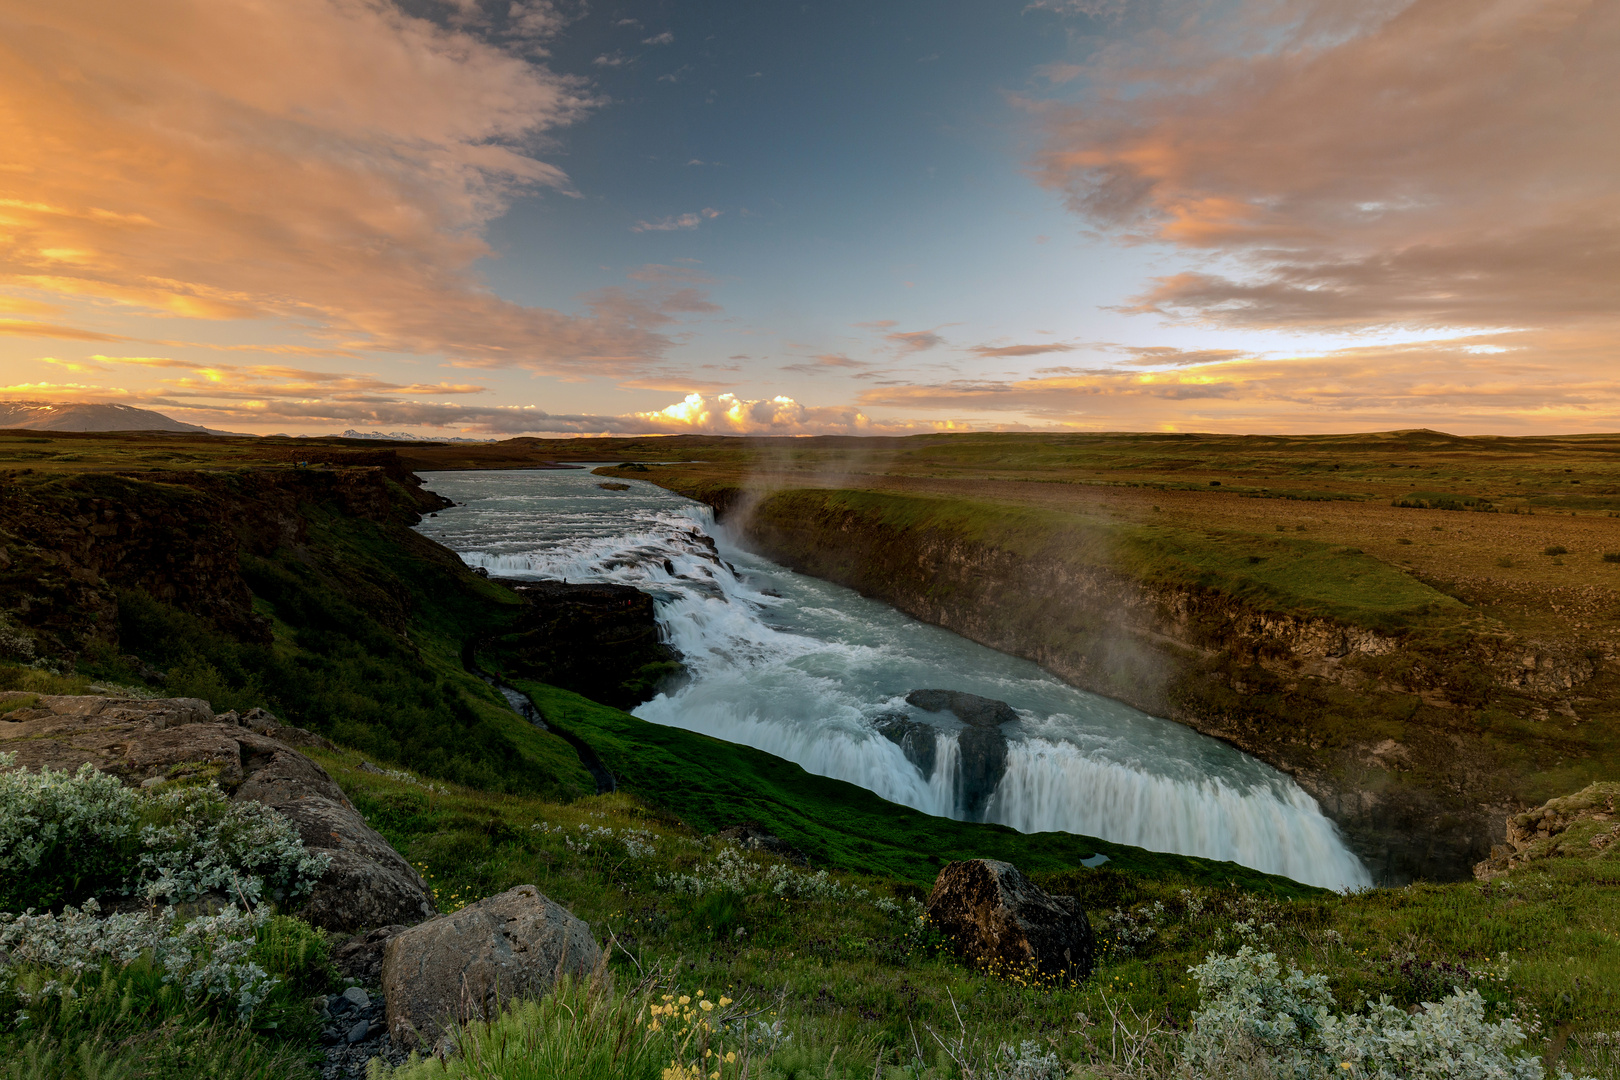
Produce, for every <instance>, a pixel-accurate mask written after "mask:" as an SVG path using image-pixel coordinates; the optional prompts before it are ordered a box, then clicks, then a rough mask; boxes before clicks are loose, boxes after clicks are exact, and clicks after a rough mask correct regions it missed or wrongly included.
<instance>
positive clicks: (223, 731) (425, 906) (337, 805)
mask: <svg viewBox="0 0 1620 1080" xmlns="http://www.w3.org/2000/svg"><path fill="white" fill-rule="evenodd" d="M8 700H9V701H18V700H20V701H22V702H23V704H22V705H21V706H20V707H18V708H14V709H12V710H11V711H10V712H7V713H0V716H4V717H5V719H3V720H0V752H15V753H16V755H17V761H16V764H17V766H19V767H27V768H31V769H42V768H50V769H59V770H62V771H65V772H72V771H74V770H76V769H77V768H78V767H79V766H80V765H82V764H85V763H87V762H88V763H89V764H91V765H93V766H94V767H95V768H97V769H99V770H101V771H102V772H105V773H111V774H112V775H114V776H117V777H118V778H119V779H120V780H122V781H123V782H124V783H126V784H129V785H131V786H145V787H150V786H152V785H154V784H157V783H161V782H162V781H164V780H166V779H174V778H178V777H203V778H206V779H210V780H213V781H215V782H216V783H218V784H219V786H220V788H221V789H222V790H223V791H225V792H226V793H227V794H228V795H229V796H230V797H231V798H232V799H233V800H238V801H239V800H243V799H252V800H254V801H256V802H261V803H264V804H265V805H266V806H270V807H273V808H275V809H276V810H277V811H279V812H280V813H281V814H282V815H284V816H285V817H286V818H287V819H288V820H290V821H291V822H292V823H293V826H294V827H295V828H296V829H297V830H298V832H299V835H300V836H301V837H302V838H303V841H304V847H306V848H307V849H309V850H310V851H313V852H315V853H317V854H323V855H327V856H329V857H330V858H331V860H332V862H331V866H330V867H329V868H328V869H327V872H326V874H325V875H324V876H323V877H322V878H321V880H320V882H319V883H318V884H317V885H316V886H315V890H314V892H313V893H312V894H311V895H310V897H309V899H308V900H307V901H306V903H305V905H304V906H303V908H301V909H300V910H299V912H298V913H299V914H300V915H301V916H302V917H303V918H305V919H307V920H308V921H309V922H310V923H311V924H313V925H315V926H322V927H325V928H327V929H329V930H342V931H348V932H353V931H357V930H364V929H369V928H371V927H375V926H385V925H388V924H392V923H416V922H420V921H422V920H423V919H426V918H428V917H430V916H432V915H433V913H434V911H435V910H436V909H435V907H434V903H433V894H432V893H431V892H430V891H429V889H428V887H427V883H426V882H424V881H423V880H422V878H421V876H420V875H419V874H417V873H416V871H415V870H413V869H411V865H410V863H408V862H406V861H405V858H404V857H403V856H402V855H400V854H399V852H397V851H395V850H394V849H393V848H392V847H390V846H389V844H388V841H386V840H384V839H383V838H382V836H381V835H380V834H379V833H378V832H377V831H376V830H375V829H373V828H371V826H369V825H367V824H366V822H365V819H364V818H363V817H361V816H360V812H359V811H358V810H356V809H355V808H354V805H353V804H352V803H350V802H349V800H348V798H347V797H345V796H344V794H343V790H342V789H341V788H339V787H338V786H337V784H336V783H335V782H334V781H333V780H332V778H331V777H330V776H329V775H327V772H326V770H325V769H323V768H321V767H320V766H319V765H317V764H316V763H315V762H313V761H311V760H310V759H309V758H307V757H305V756H304V755H303V754H301V753H299V752H298V751H297V750H295V749H294V748H293V744H294V743H297V744H299V745H305V746H315V745H325V746H328V747H330V746H331V745H332V744H331V743H329V742H327V741H326V740H325V739H323V738H321V737H320V736H319V735H316V734H313V733H312V732H308V731H304V730H303V729H302V728H295V727H289V726H286V725H283V724H280V723H278V722H276V719H275V717H274V716H272V715H271V714H270V713H267V712H265V711H264V710H262V709H253V710H251V711H249V713H248V714H247V715H248V718H249V723H251V724H252V725H253V726H252V727H244V726H242V725H241V723H240V722H239V719H240V718H238V717H237V715H236V714H235V713H234V712H230V713H223V714H221V715H220V716H217V717H216V716H215V715H214V713H213V710H212V709H210V708H209V707H208V703H207V702H206V701H202V700H201V699H197V698H158V699H153V700H144V699H138V698H109V697H92V696H79V695H63V696H44V697H40V696H38V695H34V694H17V693H15V692H8V693H4V694H0V703H4V702H6V701H8Z"/></svg>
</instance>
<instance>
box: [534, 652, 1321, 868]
mask: <svg viewBox="0 0 1620 1080" xmlns="http://www.w3.org/2000/svg"><path fill="white" fill-rule="evenodd" d="M514 685H516V686H517V687H518V688H519V689H521V690H523V692H524V693H526V694H528V695H529V697H530V698H531V700H533V701H534V703H535V705H536V707H537V708H539V710H540V712H541V714H542V715H543V716H545V717H546V720H547V722H549V723H556V724H558V725H560V726H562V727H564V728H566V729H567V730H569V731H571V732H573V733H574V734H577V735H579V736H581V737H582V738H584V739H585V741H586V742H588V743H590V744H591V746H592V747H593V748H595V749H596V751H597V753H599V754H600V755H601V756H602V759H603V761H604V762H605V763H606V764H607V766H608V768H609V769H611V770H612V771H613V774H614V776H615V777H617V778H618V780H619V783H620V786H621V788H622V789H623V790H625V791H627V792H630V793H631V794H633V795H635V796H636V797H637V798H639V799H641V800H642V801H644V802H646V803H647V804H648V805H651V806H656V807H659V808H660V809H662V810H665V811H667V812H669V813H671V814H673V815H674V816H675V817H677V818H678V819H679V820H680V821H681V822H682V823H683V824H685V825H686V826H688V827H690V828H692V829H695V830H697V831H698V832H700V833H713V832H717V831H719V830H720V829H723V828H727V827H729V826H733V825H743V824H757V825H761V826H763V827H764V828H765V829H767V830H768V831H770V832H771V833H774V834H775V835H777V836H780V837H782V838H783V839H784V840H787V841H788V842H789V843H791V844H792V845H793V846H794V847H796V848H798V849H799V850H801V851H803V852H804V853H805V854H806V855H807V856H809V858H810V860H811V862H812V863H813V864H814V865H817V866H830V867H836V868H838V869H841V870H849V871H855V872H859V873H863V874H878V875H882V876H884V877H888V878H895V879H900V880H904V881H912V882H916V883H919V884H927V883H932V882H933V880H934V877H935V876H936V875H937V874H938V873H939V868H940V867H942V866H944V865H945V864H946V863H948V862H951V861H952V860H956V859H977V858H984V859H1003V860H1006V861H1007V862H1011V863H1015V864H1016V865H1018V866H1019V867H1021V868H1023V869H1024V870H1026V871H1029V872H1031V873H1036V872H1045V871H1059V870H1071V869H1074V868H1076V867H1078V866H1079V865H1080V863H1081V861H1082V860H1084V859H1089V858H1091V857H1092V856H1093V855H1096V854H1099V853H1100V854H1103V855H1106V856H1108V859H1109V862H1108V865H1109V866H1110V867H1112V868H1113V869H1116V870H1125V871H1132V872H1136V873H1142V874H1150V875H1155V876H1161V877H1173V878H1176V879H1177V880H1183V881H1187V882H1196V883H1199V884H1203V885H1210V886H1230V885H1234V884H1235V885H1238V886H1240V887H1242V888H1244V889H1246V890H1249V891H1252V892H1256V893H1264V894H1267V895H1274V896H1279V897H1304V896H1312V895H1319V894H1320V893H1321V891H1322V890H1319V889H1314V888H1312V887H1310V886H1308V885H1301V884H1299V883H1297V882H1294V881H1290V880H1288V879H1287V878H1281V877H1275V876H1272V875H1269V874H1261V873H1258V872H1256V871H1254V870H1250V869H1249V868H1247V867H1244V866H1239V865H1238V864H1236V863H1231V862H1216V861H1213V860H1209V859H1195V858H1188V857H1185V856H1181V855H1170V854H1164V853H1159V852H1151V851H1146V850H1144V849H1142V848H1136V847H1129V846H1127V845H1124V844H1111V843H1108V842H1107V841H1105V840H1098V839H1096V838H1094V837H1089V836H1077V835H1074V834H1072V833H1020V832H1017V831H1015V830H1013V829H1009V828H1007V827H1006V826H1004V825H992V824H980V823H973V822H963V821H953V820H951V819H949V818H939V817H932V816H930V815H928V814H924V813H921V812H920V811H917V810H912V809H910V808H909V807H904V806H899V805H897V804H895V803H891V802H888V801H886V800H884V799H881V798H879V797H878V796H876V795H874V794H872V793H871V792H870V791H867V790H866V789H865V788H860V787H856V786H855V785H854V784H848V783H845V782H844V781H842V780H833V779H830V778H828V777H825V776H816V775H815V774H813V773H808V772H806V771H805V770H804V769H802V768H800V767H799V766H797V765H795V764H793V763H792V762H789V761H784V760H782V759H781V758H778V757H773V756H771V755H770V754H767V753H765V752H763V751H760V750H754V749H752V748H750V747H746V746H737V745H734V744H732V743H727V742H722V741H720V740H718V739H712V738H709V737H708V736H706V735H699V734H695V733H693V732H690V731H684V730H682V729H680V728H674V727H665V726H663V725H660V724H652V723H648V722H647V721H645V720H641V719H638V718H636V717H634V716H631V715H630V714H629V713H624V712H620V711H619V710H617V709H610V708H608V707H607V706H605V705H599V704H597V703H596V702H594V701H591V700H589V699H587V698H583V697H580V696H579V695H578V694H572V693H569V692H568V691H566V690H559V689H557V688H555V687H549V686H545V685H542V684H539V683H533V682H524V681H521V680H519V681H517V682H515V683H514Z"/></svg>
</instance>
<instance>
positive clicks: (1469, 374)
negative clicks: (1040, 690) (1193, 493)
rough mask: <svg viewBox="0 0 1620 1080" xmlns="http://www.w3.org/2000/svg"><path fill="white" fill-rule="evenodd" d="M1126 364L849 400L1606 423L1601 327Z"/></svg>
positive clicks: (1245, 417)
mask: <svg viewBox="0 0 1620 1080" xmlns="http://www.w3.org/2000/svg"><path fill="white" fill-rule="evenodd" d="M1117 348H1118V350H1119V351H1127V352H1130V353H1131V354H1132V355H1133V359H1132V362H1130V363H1129V365H1128V366H1127V367H1124V368H1119V367H1096V368H1090V369H1079V368H1069V369H1061V368H1059V369H1048V370H1047V371H1046V372H1044V373H1043V375H1042V377H1037V378H1030V379H1009V380H991V379H979V380H955V381H949V382H938V383H930V384H922V383H917V382H908V383H903V384H898V385H891V386H886V387H874V388H872V389H869V390H867V391H865V392H864V393H862V394H861V395H860V396H859V398H858V399H857V400H858V403H859V404H860V405H861V406H863V407H866V408H879V407H883V408H898V409H905V410H907V411H913V412H915V411H917V410H931V409H947V410H952V411H957V412H979V413H983V412H992V413H995V412H999V413H1013V414H1018V415H1020V416H1021V417H1025V418H1028V419H1029V421H1030V422H1034V423H1042V424H1047V425H1063V426H1076V427H1086V428H1107V429H1121V428H1123V429H1132V428H1136V429H1141V428H1160V427H1165V426H1169V427H1173V428H1176V429H1179V430H1206V431H1232V432H1242V431H1256V430H1261V431H1278V430H1294V431H1347V430H1369V429H1376V428H1398V427H1412V426H1415V425H1421V426H1428V427H1434V428H1440V429H1444V430H1448V431H1469V432H1491V431H1525V432H1535V431H1541V432H1552V431H1563V432H1571V431H1601V430H1613V429H1614V427H1615V426H1616V425H1620V380H1617V379H1616V378H1615V377H1614V374H1613V346H1612V343H1611V341H1610V338H1609V336H1608V335H1607V334H1606V333H1605V332H1602V331H1579V332H1571V331H1566V332H1554V331H1533V332H1520V333H1501V334H1487V335H1474V336H1470V337H1466V338H1458V339H1451V340H1442V341H1428V342H1418V343H1409V344H1397V345H1357V346H1352V347H1349V348H1344V349H1337V350H1331V351H1327V352H1323V353H1319V354H1313V355H1296V356H1278V357H1266V358H1260V357H1255V356H1251V355H1245V354H1237V353H1234V352H1233V351H1231V350H1204V351H1201V352H1182V351H1181V350H1175V349H1141V348H1130V347H1125V346H1119V347H1117Z"/></svg>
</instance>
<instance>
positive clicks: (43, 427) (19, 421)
mask: <svg viewBox="0 0 1620 1080" xmlns="http://www.w3.org/2000/svg"><path fill="white" fill-rule="evenodd" d="M0 428H31V429H33V430H35V431H194V432H197V433H198V434H200V435H223V434H226V432H222V431H212V430H210V429H209V428H205V427H198V426H197V425H196V424H185V423H181V422H180V421H179V420H174V419H171V418H169V417H167V416H164V415H163V414H162V413H160V412H153V411H152V410H151V409H137V408H135V407H133V406H130V405H90V404H79V403H76V402H57V401H0Z"/></svg>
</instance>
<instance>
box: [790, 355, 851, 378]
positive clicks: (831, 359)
mask: <svg viewBox="0 0 1620 1080" xmlns="http://www.w3.org/2000/svg"><path fill="white" fill-rule="evenodd" d="M871 366H872V365H871V363H870V362H869V361H866V360H855V359H852V358H851V357H848V356H845V355H844V354H843V353H822V354H820V355H819V356H812V357H811V358H810V359H809V360H808V361H803V362H800V363H797V364H787V365H784V366H783V368H782V370H783V371H797V372H799V373H800V374H804V375H821V374H825V373H827V372H829V371H859V370H860V369H862V368H867V367H871Z"/></svg>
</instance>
